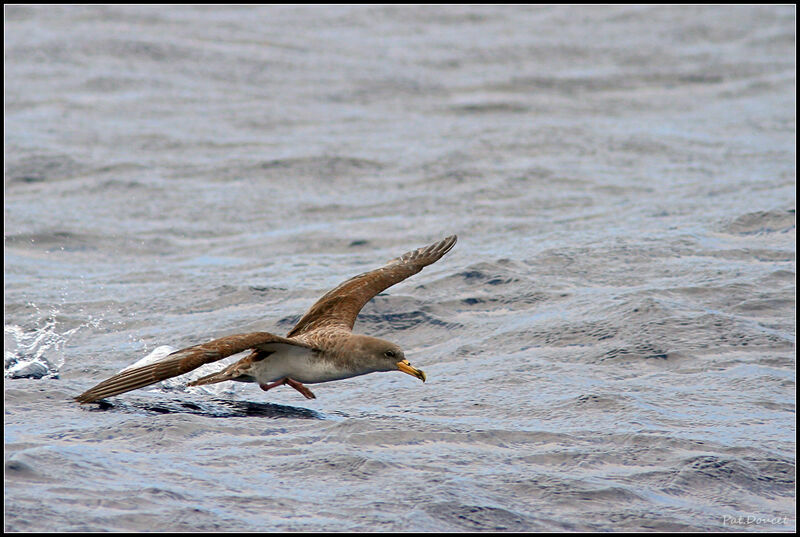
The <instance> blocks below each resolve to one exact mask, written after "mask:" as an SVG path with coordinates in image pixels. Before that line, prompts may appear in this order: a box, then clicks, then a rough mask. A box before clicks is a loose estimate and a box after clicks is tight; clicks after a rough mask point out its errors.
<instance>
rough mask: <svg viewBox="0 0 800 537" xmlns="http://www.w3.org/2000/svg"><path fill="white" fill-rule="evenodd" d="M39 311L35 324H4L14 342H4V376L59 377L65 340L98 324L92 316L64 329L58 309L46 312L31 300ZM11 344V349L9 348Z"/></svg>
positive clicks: (7, 334) (6, 332) (31, 304)
mask: <svg viewBox="0 0 800 537" xmlns="http://www.w3.org/2000/svg"><path fill="white" fill-rule="evenodd" d="M28 306H31V307H33V308H34V309H35V310H36V312H37V315H36V317H37V321H36V326H35V328H33V329H25V328H23V327H21V326H19V325H17V324H7V325H4V327H3V328H4V330H5V335H6V336H9V337H10V338H11V339H12V340H13V343H12V344H11V345H8V344H6V345H4V347H5V349H4V351H3V376H4V377H5V378H35V379H39V378H58V372H59V370H60V369H61V367H62V366H63V365H64V359H65V358H64V354H63V353H62V352H61V350H62V348H63V347H64V344H65V343H66V342H67V341H68V340H69V339H70V337H72V336H73V335H74V334H75V333H76V332H78V331H79V330H81V329H82V328H86V327H93V328H96V327H97V326H98V325H99V321H98V320H96V319H93V318H91V317H89V320H88V321H87V322H85V323H82V324H80V325H78V326H76V327H74V328H70V329H69V330H64V331H61V328H60V327H59V325H60V324H62V323H59V321H58V320H57V315H58V313H59V311H58V310H57V309H55V308H51V310H50V312H49V313H46V314H45V313H43V312H42V311H41V310H40V309H39V307H38V306H36V304H34V303H32V302H29V303H28ZM5 343H8V342H5ZM9 347H11V350H9Z"/></svg>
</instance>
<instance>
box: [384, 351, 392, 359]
mask: <svg viewBox="0 0 800 537" xmlns="http://www.w3.org/2000/svg"><path fill="white" fill-rule="evenodd" d="M383 355H384V356H386V357H387V358H394V351H386V352H384V353H383Z"/></svg>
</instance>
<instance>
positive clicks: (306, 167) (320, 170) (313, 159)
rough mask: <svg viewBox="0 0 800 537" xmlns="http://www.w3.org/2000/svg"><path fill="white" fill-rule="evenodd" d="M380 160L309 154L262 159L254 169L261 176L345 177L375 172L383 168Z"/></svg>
mask: <svg viewBox="0 0 800 537" xmlns="http://www.w3.org/2000/svg"><path fill="white" fill-rule="evenodd" d="M383 167H384V166H383V164H381V163H380V162H376V161H372V160H366V159H359V158H353V157H341V156H329V155H324V156H309V157H298V158H282V159H274V160H267V161H263V162H261V163H259V164H257V165H256V166H254V168H253V169H254V170H258V171H260V172H261V176H262V177H263V176H272V175H279V176H281V177H285V176H286V174H291V175H292V176H295V177H297V176H301V177H319V178H324V179H333V178H345V177H350V176H352V175H361V174H364V173H375V172H378V171H380V170H381V169H383Z"/></svg>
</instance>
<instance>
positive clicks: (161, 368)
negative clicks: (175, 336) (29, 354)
mask: <svg viewBox="0 0 800 537" xmlns="http://www.w3.org/2000/svg"><path fill="white" fill-rule="evenodd" d="M266 343H273V344H274V343H283V344H286V345H295V346H298V347H306V348H310V347H309V346H308V345H305V344H304V343H300V342H298V341H293V340H291V339H286V338H283V337H281V336H276V335H274V334H270V333H269V332H253V333H250V334H236V335H233V336H226V337H222V338H219V339H215V340H213V341H209V342H208V343H203V344H202V345H195V346H193V347H187V348H185V349H181V350H179V351H175V352H173V353H172V354H170V355H168V356H167V357H166V358H164V359H163V360H161V361H159V362H156V363H153V364H148V365H145V366H142V367H137V368H135V369H128V370H126V371H123V372H121V373H118V374H116V375H114V376H113V377H111V378H110V379H108V380H104V381H103V382H101V383H100V384H98V385H97V386H95V387H94V388H91V389H90V390H87V391H86V392H84V393H82V394H80V395H79V396H77V397H76V398H75V400H76V401H79V402H81V403H91V402H92V401H97V400H98V399H102V398H104V397H111V396H112V395H119V394H121V393H125V392H129V391H131V390H135V389H136V388H141V387H143V386H147V385H149V384H155V383H156V382H160V381H162V380H166V379H168V378H172V377H177V376H178V375H183V374H184V373H188V372H189V371H192V370H193V369H197V368H198V367H200V366H201V365H204V364H208V363H211V362H216V361H217V360H222V359H223V358H227V357H228V356H231V355H234V354H236V353H239V352H242V351H244V350H247V349H253V348H258V347H259V346H260V345H264V344H266Z"/></svg>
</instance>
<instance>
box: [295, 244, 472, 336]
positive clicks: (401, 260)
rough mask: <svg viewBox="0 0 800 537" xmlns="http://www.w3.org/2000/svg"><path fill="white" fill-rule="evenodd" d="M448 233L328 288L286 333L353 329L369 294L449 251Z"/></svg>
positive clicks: (402, 278)
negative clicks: (428, 243)
mask: <svg viewBox="0 0 800 537" xmlns="http://www.w3.org/2000/svg"><path fill="white" fill-rule="evenodd" d="M456 238H457V237H456V236H455V235H451V236H449V237H447V238H445V239H442V240H441V241H439V242H437V243H434V244H431V245H429V246H423V247H422V248H418V249H417V250H414V251H412V252H408V253H405V254H403V255H401V256H400V257H397V258H395V259H392V260H391V261H389V262H388V263H387V264H386V265H384V266H383V267H381V268H379V269H375V270H372V271H370V272H365V273H363V274H359V275H358V276H355V277H353V278H350V279H349V280H347V281H346V282H344V283H342V284H340V285H339V286H337V287H336V288H335V289H332V290H331V291H328V292H327V293H326V294H325V296H323V297H322V298H320V299H319V300H318V301H317V302H316V304H314V305H313V306H311V309H309V310H308V312H307V313H306V314H305V315H303V317H302V318H301V319H300V321H299V322H298V323H297V325H296V326H295V327H294V328H292V330H291V331H290V332H289V334H287V337H294V336H298V335H300V334H304V333H307V332H311V331H314V330H318V329H320V328H334V327H335V328H343V329H345V330H352V329H353V325H354V324H355V322H356V317H357V316H358V312H360V311H361V308H363V307H364V304H366V303H367V302H369V301H370V300H371V299H372V297H374V296H375V295H377V294H378V293H380V292H381V291H384V290H386V289H388V288H389V287H391V286H392V285H394V284H396V283H399V282H401V281H403V280H405V279H406V278H408V277H409V276H413V275H414V274H416V273H417V272H419V271H420V270H422V269H423V268H424V267H426V266H428V265H430V264H431V263H434V262H435V261H437V260H438V259H439V258H441V257H442V256H443V255H444V254H446V253H447V252H449V251H450V249H451V248H452V247H453V245H454V244H455V243H456Z"/></svg>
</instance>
